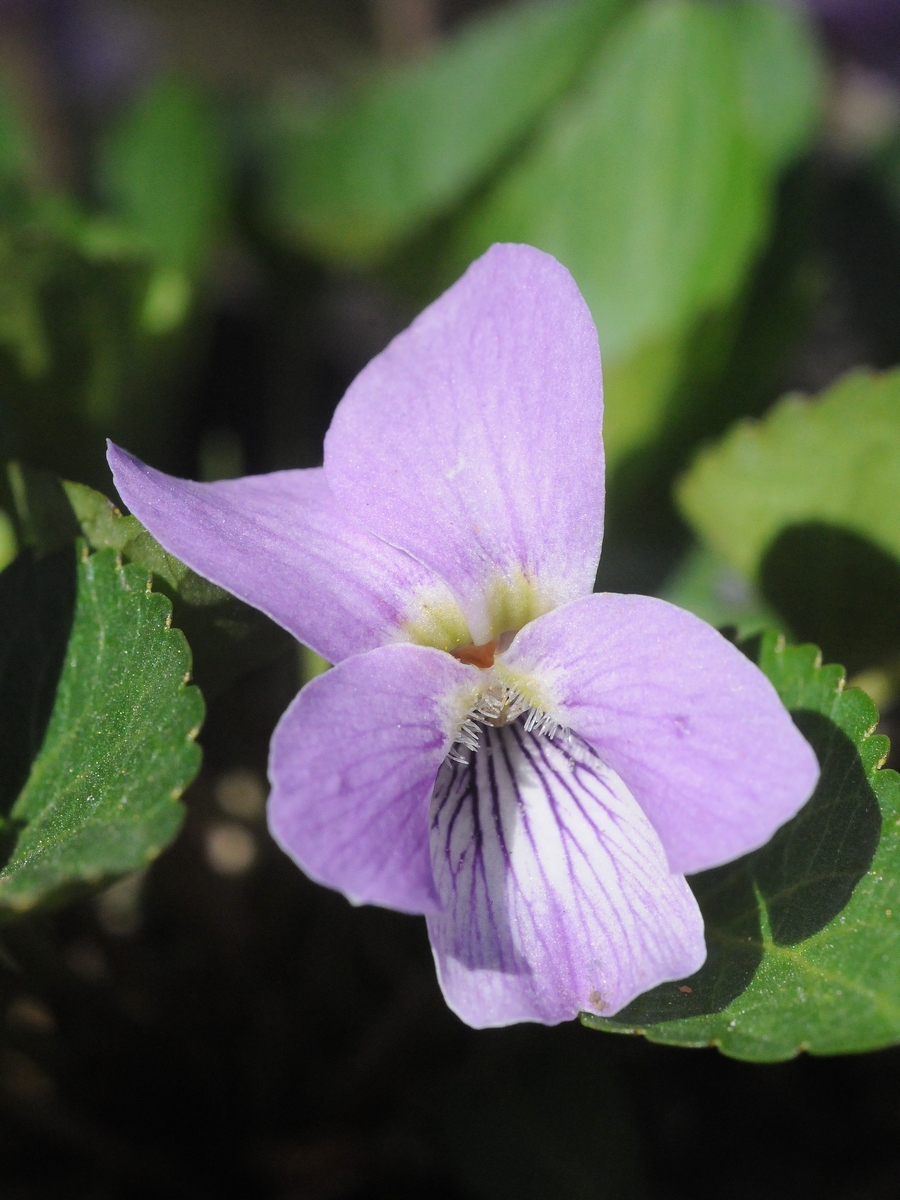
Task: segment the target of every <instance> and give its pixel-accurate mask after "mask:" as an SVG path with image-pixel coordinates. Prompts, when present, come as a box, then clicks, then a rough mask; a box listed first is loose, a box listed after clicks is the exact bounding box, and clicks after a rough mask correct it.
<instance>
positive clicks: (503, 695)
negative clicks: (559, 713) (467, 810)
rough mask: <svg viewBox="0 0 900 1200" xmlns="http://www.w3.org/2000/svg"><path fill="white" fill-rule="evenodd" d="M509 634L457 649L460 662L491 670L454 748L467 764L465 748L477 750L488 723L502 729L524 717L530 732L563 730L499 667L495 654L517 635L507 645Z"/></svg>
mask: <svg viewBox="0 0 900 1200" xmlns="http://www.w3.org/2000/svg"><path fill="white" fill-rule="evenodd" d="M505 636H506V635H501V637H500V638H495V639H494V641H493V642H486V643H485V644H484V645H483V646H475V645H470V646H463V647H461V648H460V649H459V650H457V651H454V652H453V656H454V658H458V659H459V660H460V662H464V663H467V664H468V665H469V666H476V667H481V669H482V670H484V671H486V672H487V673H488V674H487V679H486V681H485V686H484V687H482V688H481V689H480V690H479V692H478V696H477V699H476V700H475V702H474V704H473V705H472V707H471V708H470V709H469V711H468V713H467V714H466V716H465V718H464V719H463V720H462V721H461V723H460V725H459V730H458V732H457V734H456V738H455V740H454V743H453V746H452V747H451V749H450V752H449V757H450V758H452V759H453V760H454V761H455V762H458V763H463V764H465V763H468V762H469V758H468V757H467V756H466V755H465V751H467V750H468V751H470V752H471V753H473V754H474V753H475V751H476V750H477V749H478V745H479V740H480V735H481V730H482V727H483V726H485V725H490V726H493V727H494V728H500V727H502V726H504V725H511V724H512V722H513V721H517V720H518V719H519V717H524V718H525V720H524V722H523V724H524V729H525V732H526V733H531V732H532V731H533V732H536V733H541V734H545V735H546V736H547V737H550V738H552V737H555V736H556V734H557V733H558V732H559V729H560V724H559V721H557V720H556V719H555V718H554V717H551V716H550V715H549V714H548V713H546V712H545V711H544V709H543V708H542V707H540V705H539V704H536V703H535V702H534V700H533V698H529V697H527V696H525V695H523V694H522V692H520V691H519V690H518V689H517V688H516V687H514V686H512V684H510V683H509V682H508V681H506V680H504V679H503V678H502V676H501V675H500V672H499V669H495V666H494V655H495V653H502V652H503V650H505V649H506V648H507V647H508V645H509V642H510V641H512V637H514V636H515V634H513V635H512V636H510V637H509V639H508V640H507V641H506V645H504V639H505ZM498 643H499V648H498Z"/></svg>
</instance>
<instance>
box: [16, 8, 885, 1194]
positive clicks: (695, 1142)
mask: <svg viewBox="0 0 900 1200" xmlns="http://www.w3.org/2000/svg"><path fill="white" fill-rule="evenodd" d="M498 240H514V241H525V242H530V243H532V244H535V245H537V246H540V247H541V248H543V249H545V250H548V251H550V252H552V253H554V254H555V255H556V256H557V257H558V258H560V259H561V260H562V261H563V262H564V263H565V264H566V266H568V267H569V269H570V270H571V271H572V272H573V274H574V275H575V277H576V280H577V281H578V283H579V285H580V287H581V288H582V291H583V292H584V294H585V297H586V298H587V300H588V303H589V304H590V306H591V309H592V311H593V313H594V316H595V319H596V321H597V324H598V329H599V332H600V339H601V348H602V351H603V355H604V374H605V381H606V403H607V417H606V428H605V438H606V445H607V453H608V479H609V497H608V519H607V534H606V543H605V549H604V558H603V563H602V566H601V571H600V576H599V579H598V587H601V588H605V589H612V590H622V591H643V592H648V593H653V594H663V595H667V596H669V597H671V598H674V599H676V600H678V601H679V602H681V603H684V604H686V605H687V606H689V607H692V608H694V609H695V610H697V611H700V612H701V613H702V614H703V615H706V616H709V618H710V619H711V620H714V621H716V623H719V624H724V623H726V622H728V621H734V622H735V623H738V624H741V623H742V622H748V623H749V625H752V624H753V621H754V620H769V619H771V620H774V621H775V622H776V623H780V624H781V625H782V627H784V628H786V629H789V630H790V631H793V632H795V633H796V634H797V635H798V636H800V637H805V636H808V637H815V638H816V639H817V640H818V642H819V644H821V645H822V646H823V649H824V650H825V653H826V657H828V658H830V659H832V660H834V659H837V660H838V661H842V662H845V663H847V664H848V665H849V666H850V669H851V671H852V672H855V673H856V674H857V676H858V677H859V678H862V679H864V681H866V682H867V685H868V687H869V690H870V692H871V694H872V695H873V697H874V698H875V699H876V701H878V702H879V703H880V705H881V708H882V714H883V725H884V728H885V729H886V730H887V731H888V732H890V731H891V730H892V729H893V728H894V727H895V725H896V723H897V721H896V713H895V708H894V701H893V695H894V690H895V689H894V684H893V678H894V675H893V674H892V670H893V667H892V668H891V670H887V669H886V663H887V664H888V666H890V664H893V663H894V661H895V658H896V654H897V651H898V650H900V641H898V638H900V635H898V634H897V633H896V630H897V629H900V623H898V622H897V621H896V620H895V617H897V616H900V607H898V597H900V584H898V582H897V579H896V578H894V575H890V577H889V578H888V579H887V582H884V580H883V579H882V585H883V586H882V593H884V595H886V596H887V599H886V600H885V601H884V604H883V606H882V610H881V611H882V613H886V614H888V616H887V617H886V618H884V620H883V622H882V623H883V624H884V623H885V621H886V623H887V626H886V627H888V633H887V634H886V635H885V637H886V638H887V641H888V642H889V643H890V646H889V653H888V651H887V650H885V649H884V645H883V644H882V643H879V644H878V646H876V648H875V649H874V650H873V649H872V648H871V646H870V645H869V644H868V643H865V644H861V643H860V642H859V640H857V641H854V640H853V638H852V637H850V636H849V635H848V634H847V633H846V630H845V627H844V624H842V623H841V622H839V621H838V622H836V621H833V620H830V619H829V620H824V621H823V620H822V619H820V618H821V614H819V616H816V614H813V615H810V614H809V613H808V612H807V611H806V610H805V609H804V608H803V606H802V604H800V605H799V606H798V604H797V602H796V595H797V589H796V587H795V588H794V590H793V591H791V592H789V593H786V592H785V591H784V589H783V588H782V589H781V590H779V586H778V580H777V579H775V580H774V582H772V581H771V580H770V584H771V586H768V587H767V586H764V585H765V583H766V580H765V579H763V586H761V590H760V588H759V587H754V586H753V585H752V584H751V583H750V582H749V581H748V579H746V578H744V577H742V576H741V575H740V574H739V573H736V572H735V571H734V570H733V569H732V568H730V567H727V566H724V565H723V564H721V563H719V562H717V561H714V560H713V559H712V558H711V557H710V554H709V551H708V550H705V549H703V548H701V547H700V546H699V545H698V542H697V540H696V537H695V535H694V534H692V532H691V529H690V528H689V526H688V524H687V523H686V522H685V519H684V518H683V516H681V515H680V513H679V509H678V507H677V504H676V501H675V499H674V494H675V493H674V490H673V489H674V488H675V485H676V484H677V481H678V480H679V479H680V478H681V476H682V474H683V473H684V472H685V471H686V470H687V469H688V467H689V465H690V463H691V461H692V460H693V457H694V455H695V453H696V452H697V450H698V448H699V447H702V446H703V445H705V444H706V443H708V442H709V441H710V440H713V439H716V438H718V437H720V436H721V435H723V434H724V433H725V432H726V431H727V430H728V429H729V428H730V427H731V426H732V425H733V423H734V422H735V421H737V420H739V419H741V418H745V417H755V416H760V415H762V414H764V413H765V412H766V410H767V409H768V408H769V407H770V406H771V405H772V404H773V403H774V402H775V401H776V400H777V399H778V398H779V397H780V396H782V395H783V394H784V393H786V392H790V391H794V390H799V391H802V392H806V393H816V392H819V391H822V390H823V389H826V388H827V387H828V386H829V385H830V384H831V383H832V382H833V381H834V380H836V379H837V378H838V377H839V376H841V375H842V374H843V373H844V372H846V371H848V370H850V369H852V368H856V367H861V366H868V367H873V368H887V367H890V366H893V365H895V364H897V363H898V361H900V3H898V2H897V0H810V2H809V3H808V4H807V5H804V4H801V3H796V4H788V3H784V4H778V3H774V2H773V3H768V2H766V0H760V2H758V3H749V2H748V3H740V4H739V3H733V4H732V3H725V2H721V3H716V2H714V0H709V2H706V0H647V2H641V0H556V2H554V0H545V2H543V3H542V2H538V0H528V2H523V0H511V2H510V0H507V2H499V0H330V3H327V4H323V3H315V2H314V0H0V456H2V458H3V459H4V460H7V459H15V460H18V461H20V462H22V463H25V464H28V465H29V466H31V467H34V468H44V469H49V470H52V471H55V472H57V473H59V474H60V475H61V476H62V477H64V478H65V479H69V480H75V481H78V482H81V483H86V484H89V485H91V486H92V487H95V488H97V489H99V490H101V491H103V492H105V493H106V494H107V495H113V493H112V484H111V480H110V478H109V475H108V472H107V470H106V467H105V461H104V457H103V455H104V446H105V441H104V439H105V438H106V437H108V436H109V437H112V438H114V440H116V441H117V442H119V443H120V444H123V445H125V446H127V447H128V448H129V449H130V450H132V451H133V452H135V453H137V454H138V455H140V456H141V457H142V458H144V459H146V460H147V461H149V462H151V463H152V464H153V465H154V466H157V467H160V468H163V469H165V470H168V471H171V472H175V473H178V474H182V475H186V476H190V477H192V478H198V479H204V480H213V479H219V478H228V477H233V476H237V475H241V474H244V473H247V472H260V471H267V470H272V469H277V468H284V467H296V466H314V465H317V464H318V463H320V462H321V453H322V438H323V436H324V433H325V431H326V429H327V428H328V424H329V421H330V419H331V415H332V412H333V410H334V407H335V405H336V403H337V402H338V400H339V399H340V397H341V395H342V393H343V390H344V389H345V387H346V386H347V384H348V383H349V382H350V380H351V379H352V378H353V376H354V375H355V374H356V372H357V371H358V370H359V369H360V368H361V367H362V366H363V365H364V364H365V363H366V362H367V361H368V360H369V359H370V358H371V357H372V355H374V354H375V353H377V352H378V351H379V350H381V349H382V348H383V347H384V346H385V345H386V344H387V342H388V341H389V340H390V338H391V337H392V336H393V335H394V334H395V333H396V332H398V331H399V330H400V329H402V328H403V327H404V326H405V324H406V323H407V322H408V321H409V319H410V318H411V317H412V316H413V315H415V313H416V312H417V311H418V310H419V308H421V307H422V305H423V304H424V303H426V302H427V301H428V300H430V299H432V298H433V297H434V296H436V295H437V294H439V292H440V291H441V290H442V289H443V288H444V287H445V286H446V285H447V284H448V283H450V282H452V280H453V279H454V278H456V277H457V276H458V275H459V274H460V273H461V272H462V271H463V270H464V269H465V267H466V266H467V265H468V263H469V262H470V261H471V260H472V259H473V258H474V257H476V256H477V255H478V254H480V253H481V252H482V251H483V250H484V249H485V248H486V247H487V246H488V245H490V244H491V243H492V242H494V241H498ZM113 498H114V496H113ZM0 506H2V507H0V563H4V564H5V563H6V562H8V561H9V560H10V559H11V558H12V557H13V556H14V554H15V551H16V544H17V532H16V528H15V524H14V521H13V517H12V513H13V510H14V503H13V497H12V495H11V494H8V493H7V494H2V495H0ZM767 578H768V577H767ZM879 578H881V577H879ZM757 582H758V581H757ZM880 586H881V585H880ZM882 593H879V595H880V596H881V595H882ZM792 597H793V599H792ZM832 615H833V614H832ZM176 621H178V616H177V611H176ZM817 622H818V623H817ZM188 623H189V621H188V617H186V618H185V626H186V627H187V625H188ZM891 630H893V632H891ZM188 635H189V638H190V637H191V634H190V629H188ZM191 640H192V646H193V648H194V651H195V657H196V666H197V677H198V681H199V682H200V683H201V686H203V687H204V693H205V695H206V699H207V704H208V718H207V722H206V725H205V727H204V731H203V733H202V735H201V741H202V744H203V748H204V767H203V770H202V773H201V775H200V777H199V779H198V780H197V782H196V783H195V784H194V785H193V787H192V788H191V790H190V791H189V793H188V794H187V796H186V802H187V805H188V810H189V815H188V820H187V824H186V826H185V829H184V831H183V833H182V835H181V837H180V838H179V840H178V841H177V842H176V843H175V845H174V846H173V847H172V848H171V849H170V850H168V851H167V852H166V853H165V854H164V855H163V856H162V858H161V859H160V860H159V862H158V863H156V864H154V866H153V867H152V868H151V869H150V870H149V871H148V872H146V873H142V874H139V875H136V876H130V877H128V878H126V879H124V880H122V881H121V882H120V883H118V884H116V885H114V886H113V887H112V888H110V889H108V890H107V891H105V892H103V893H102V894H101V895H100V896H99V897H97V898H95V899H93V900H89V901H84V902H82V903H79V904H77V905H75V906H73V907H71V908H69V909H67V910H66V911H64V912H60V913H58V914H56V915H50V916H47V915H44V916H35V917H32V918H30V919H29V920H28V921H26V922H24V923H20V924H18V925H16V926H14V927H10V928H9V929H8V931H7V932H5V933H4V935H3V941H2V946H0V1200H32V1198H33V1200H41V1198H43V1197H66V1198H67V1200H82V1198H83V1200H107V1198H109V1200H113V1198H116V1200H117V1198H119V1197H123V1198H124V1197H128V1198H129V1200H130V1198H135V1200H142V1198H144V1197H147V1198H151V1197H152V1198H163V1197H170V1196H171V1197H180V1196H191V1197H193V1198H196V1197H206V1196H209V1197H232V1196H234V1197H253V1198H256V1197H260V1198H267V1197H272V1198H278V1200H368V1198H373V1200H374V1198H376V1197H378V1198H382V1197H383V1198H385V1200H394V1198H397V1200H401V1198H407V1197H409V1198H419V1197H422V1198H432V1197H433V1198H434V1200H441V1198H444V1197H446V1198H448V1200H449V1198H459V1200H465V1198H469V1200H479V1198H484V1200H489V1198H496V1200H532V1198H534V1200H570V1198H571V1200H582V1198H584V1200H589V1198H590V1200H592V1198H594V1197H596V1198H601V1197H603V1198H606V1197H609V1198H615V1200H632V1198H634V1200H637V1198H647V1200H656V1198H659V1200H669V1198H671V1200H755V1198H757V1197H759V1198H760V1200H762V1198H765V1200H780V1198H781V1197H784V1198H787V1197H790V1198H791V1200H803V1198H805V1197H810V1198H812V1197H815V1198H816V1200H862V1198H866V1200H868V1198H871V1200H880V1198H881V1197H884V1198H885V1200H888V1198H894V1197H896V1196H898V1195H900V1057H898V1053H897V1052H895V1051H885V1052H880V1053H878V1054H870V1055H867V1056H862V1057H858V1058H843V1059H832V1060H822V1059H814V1058H808V1057H807V1058H800V1059H797V1060H794V1061H792V1062H787V1063H783V1064H778V1065H774V1066H761V1065H754V1064H749V1063H742V1062H737V1061H733V1060H730V1059H727V1058H725V1057H723V1056H721V1055H720V1054H719V1053H718V1052H717V1051H715V1050H713V1049H708V1050H703V1051H683V1050H675V1049H670V1048H666V1047H661V1046H656V1045H652V1044H650V1043H648V1042H645V1041H643V1040H641V1039H638V1038H625V1037H618V1036H614V1035H611V1034H605V1033H597V1032H591V1031H588V1030H586V1029H583V1028H581V1027H579V1026H577V1025H572V1026H570V1027H559V1028H555V1029H543V1028H536V1027H520V1028H514V1029H509V1030H502V1031H493V1032H488V1033H474V1032H473V1031H471V1030H469V1029H467V1028H465V1027H464V1026H462V1025H461V1024H460V1023H459V1022H458V1021H457V1020H456V1018H455V1017H453V1016H452V1015H451V1014H450V1013H449V1012H448V1011H447V1010H446V1009H445V1007H444V1005H443V1002H442V999H441V997H440V994H439V991H438V988H437V984H436V981H435V979H434V972H433V968H432V965H431V959H430V952H429V948H428V944H427V939H426V935H425V929H424V924H423V923H422V922H421V921H420V920H417V919H413V918H409V917H404V916H400V915H398V914H394V913H389V912H385V911H380V910H376V909H352V908H351V907H350V906H349V905H348V904H347V903H346V902H345V901H344V900H343V899H342V898H341V897H339V896H336V895H334V894H332V893H330V892H327V891H325V890H323V889H320V888H317V887H315V886H314V885H312V884H310V883H308V882H307V881H306V880H305V879H304V877H303V876H302V875H301V874H300V872H299V871H298V870H297V869H296V868H294V867H293V866H292V865H291V864H290V863H289V862H288V861H287V860H286V859H285V858H284V856H283V855H282V854H281V853H280V851H278V850H277V849H276V848H275V847H274V845H273V844H272V843H271V842H270V840H269V839H268V836H267V834H266V832H265V824H264V805H265V796H266V785H265V761H266V752H267V746H268V739H269V736H270V734H271V731H272V728H273V727H274V724H275V722H276V720H277V719H278V716H279V715H280V713H281V711H282V710H283V708H284V707H285V706H286V704H287V703H288V701H289V700H290V699H291V697H292V696H293V694H294V693H295V691H296V689H297V688H298V686H300V684H301V682H302V681H303V679H304V677H306V676H308V675H309V673H310V672H311V671H312V670H314V669H315V664H314V663H312V662H311V661H310V658H309V656H308V655H304V654H303V653H300V652H298V649H297V647H296V646H295V645H293V644H292V643H291V642H290V639H288V638H287V637H286V635H285V636H281V635H280V634H279V633H278V631H275V630H274V629H272V628H267V629H265V630H262V631H260V630H256V631H255V632H254V635H253V637H251V638H250V639H249V641H248V643H247V645H246V646H245V648H244V649H245V651H246V652H242V653H241V654H237V655H235V656H234V657H233V660H230V662H229V664H226V669H222V663H221V662H219V661H211V660H213V659H215V647H214V648H213V651H212V652H207V653H206V656H205V657H204V647H203V646H202V645H201V644H200V642H199V641H198V642H197V643H196V644H195V643H194V641H193V639H191ZM888 660H889V661H888Z"/></svg>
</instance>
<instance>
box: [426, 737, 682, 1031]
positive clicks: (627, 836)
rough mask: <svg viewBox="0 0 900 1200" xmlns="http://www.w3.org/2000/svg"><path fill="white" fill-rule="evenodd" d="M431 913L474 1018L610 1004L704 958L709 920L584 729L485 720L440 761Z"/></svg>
mask: <svg viewBox="0 0 900 1200" xmlns="http://www.w3.org/2000/svg"><path fill="white" fill-rule="evenodd" d="M431 827H432V828H431V853H432V864H433V870H434V879H435V883H436V885H437V889H438V893H439V895H440V898H441V901H442V905H443V911H442V912H440V913H437V914H429V916H428V930H429V933H430V935H431V942H432V947H433V949H434V956H435V961H436V963H437V969H438V977H439V979H440V982H441V987H442V988H443V991H444V996H445V998H446V1000H447V1003H448V1004H449V1005H450V1007H451V1008H452V1009H453V1010H454V1012H456V1013H457V1014H458V1015H459V1016H460V1017H462V1019H463V1020H464V1021H466V1022H468V1024H470V1025H474V1026H476V1027H479V1028H483V1027H485V1026H494V1025H509V1024H512V1023H513V1022H515V1021H540V1022H542V1023H544V1024H547V1025H552V1024H555V1023H557V1022H559V1021H566V1020H570V1019H571V1018H573V1017H575V1016H577V1014H578V1013H579V1012H581V1011H588V1012H596V1013H603V1014H605V1015H611V1014H612V1013H615V1012H616V1011H618V1009H620V1008H622V1007H623V1005H625V1004H627V1003H628V1002H629V1000H632V999H633V998H634V997H635V996H637V995H639V994H640V993H641V992H644V991H647V989H648V988H651V987H654V986H655V985H656V984H658V983H663V982H665V981H666V980H669V979H682V978H684V977H685V976H687V975H691V974H693V972H694V971H696V970H698V969H699V967H700V966H702V964H703V961H704V959H705V957H706V947H705V944H704V940H703V918H702V916H701V914H700V910H699V908H698V906H697V902H696V900H695V899H694V896H693V894H692V892H691V890H690V888H689V887H688V885H687V883H686V882H685V880H684V877H683V876H681V875H675V874H673V873H672V872H671V871H670V869H669V865H668V863H667V861H666V855H665V852H664V851H663V848H662V846H661V845H660V842H659V838H658V837H657V836H656V834H655V833H654V831H653V828H652V826H651V825H650V822H649V821H648V820H647V818H646V816H645V815H644V814H643V812H642V811H641V809H640V808H639V807H638V805H637V804H636V803H635V801H634V799H633V798H632V797H631V796H630V795H629V794H628V791H627V789H626V788H625V786H624V785H623V783H622V781H621V780H620V779H618V778H617V777H616V775H615V774H614V773H613V772H612V771H610V770H609V768H608V767H606V766H605V765H604V764H603V763H602V762H601V761H600V759H599V758H598V757H597V755H596V753H595V752H594V751H593V750H592V749H591V748H590V747H589V746H588V745H587V744H586V743H585V742H583V741H582V740H581V739H580V738H578V737H568V738H567V737H566V735H565V734H563V733H560V734H558V735H556V737H554V738H552V739H551V738H548V737H544V736H541V735H540V734H536V733H526V732H525V731H524V728H523V726H522V723H521V721H518V722H515V723H513V724H512V725H507V726H504V727H502V728H499V729H498V728H490V727H489V728H486V729H485V730H484V733H483V738H482V744H481V746H480V747H479V750H478V752H477V754H475V755H474V757H473V758H472V760H471V762H470V763H469V764H468V765H466V766H464V765H460V764H458V763H456V762H454V761H453V760H451V759H448V760H447V761H446V762H445V763H444V765H443V766H442V767H441V772H440V774H439V776H438V781H437V785H436V786H435V792H434V798H433V800H432V805H431Z"/></svg>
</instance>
